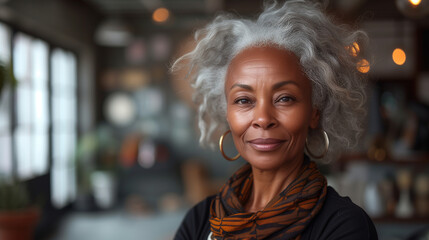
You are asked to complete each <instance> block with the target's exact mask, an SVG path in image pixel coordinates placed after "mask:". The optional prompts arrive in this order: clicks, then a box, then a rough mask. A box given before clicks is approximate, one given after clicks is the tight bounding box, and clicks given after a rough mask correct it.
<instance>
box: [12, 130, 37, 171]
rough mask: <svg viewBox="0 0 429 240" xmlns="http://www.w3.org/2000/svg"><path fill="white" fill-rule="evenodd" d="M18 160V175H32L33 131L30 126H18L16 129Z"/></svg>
mask: <svg viewBox="0 0 429 240" xmlns="http://www.w3.org/2000/svg"><path fill="white" fill-rule="evenodd" d="M14 140H15V145H16V153H15V154H16V160H17V172H18V177H19V178H21V179H24V178H29V177H31V175H32V172H33V171H32V164H31V163H32V158H31V149H32V144H31V140H32V139H31V132H30V130H29V129H28V128H25V127H18V128H17V129H16V130H15V139H14Z"/></svg>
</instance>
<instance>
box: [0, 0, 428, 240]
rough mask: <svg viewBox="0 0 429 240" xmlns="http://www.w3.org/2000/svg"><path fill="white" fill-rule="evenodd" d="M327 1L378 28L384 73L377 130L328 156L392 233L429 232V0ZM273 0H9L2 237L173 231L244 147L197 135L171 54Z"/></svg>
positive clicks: (377, 62) (1, 39)
mask: <svg viewBox="0 0 429 240" xmlns="http://www.w3.org/2000/svg"><path fill="white" fill-rule="evenodd" d="M323 4H324V5H325V6H327V8H328V11H329V12H330V13H331V14H332V15H333V16H334V17H335V18H336V21H337V22H339V23H346V24H349V25H351V26H352V27H355V28H362V29H364V30H365V31H367V33H368V35H369V37H370V44H369V53H370V55H369V57H368V58H367V59H362V61H361V62H360V64H359V65H358V66H357V67H358V68H359V70H360V71H362V72H365V73H366V74H368V76H369V87H368V103H367V107H368V116H367V118H366V121H365V128H366V130H365V133H364V135H363V136H362V139H361V141H360V144H359V146H357V147H356V149H355V150H354V151H352V152H348V153H345V154H344V155H343V156H342V157H341V159H339V160H338V161H335V162H332V163H330V164H328V165H321V166H320V167H321V169H322V171H323V172H324V174H325V175H326V176H327V177H328V181H329V184H330V185H332V186H334V187H335V188H336V189H337V190H338V191H339V192H340V193H341V194H342V195H347V196H350V197H351V198H352V200H353V201H354V202H355V203H357V204H358V205H360V206H361V207H363V208H364V209H365V210H366V211H367V213H368V214H369V215H370V216H371V218H372V219H373V220H374V223H375V224H376V227H377V230H378V233H379V237H380V239H418V238H413V237H415V236H417V235H419V234H420V235H422V234H423V235H424V234H425V233H424V231H425V230H428V228H429V17H428V14H429V1H428V0H377V1H370V0H350V1H341V0H325V1H323ZM261 7H262V1H260V0H246V1H239V0H1V1H0V61H1V64H0V65H1V66H0V236H2V239H15V238H12V237H11V235H5V234H10V232H15V234H20V235H21V236H22V237H25V236H27V237H28V239H41V240H51V239H61V240H63V239H66V240H68V239H70V240H71V239H79V240H85V239H103V240H109V239H115V240H116V239H127V240H132V239H151V240H164V239H172V237H173V235H174V233H175V231H176V229H177V228H178V226H179V224H180V222H181V220H182V218H183V216H184V214H185V213H186V211H187V210H188V209H189V208H190V207H191V206H192V205H193V204H195V203H197V202H198V201H200V200H202V199H204V198H205V197H206V196H208V195H210V194H213V193H215V192H217V191H218V190H219V188H220V187H221V186H222V184H223V183H224V181H225V180H226V179H227V178H228V177H229V176H230V175H231V174H232V173H233V172H234V171H235V170H237V169H238V168H239V167H240V166H241V165H242V164H243V163H244V162H243V160H242V159H240V160H238V161H235V162H228V161H226V160H224V159H223V157H222V155H221V154H220V153H219V151H218V150H217V148H215V149H214V150H210V149H202V148H200V147H199V146H198V137H199V132H198V129H197V126H196V119H195V116H196V107H195V106H194V105H193V104H192V100H191V95H192V91H191V88H190V87H189V84H188V83H187V82H186V81H184V80H183V79H184V78H185V76H186V72H184V73H179V74H178V75H177V76H172V75H171V74H169V72H168V68H169V66H170V65H171V63H172V61H173V59H175V58H177V57H178V56H180V55H181V54H183V53H185V52H186V51H189V50H190V49H191V48H192V46H193V44H194V43H193V33H194V32H195V30H196V29H198V28H200V27H202V26H204V25H205V24H206V23H208V22H209V21H210V20H212V19H213V18H214V16H215V15H216V14H218V13H224V12H229V13H233V14H237V15H239V16H241V17H255V16H256V15H257V13H258V12H259V11H260V10H261ZM353 49H354V50H356V51H359V45H355V46H354V48H353ZM228 145H229V146H231V148H230V149H229V150H228V151H229V153H230V154H231V156H232V155H233V154H234V151H235V150H234V148H233V146H232V143H229V144H228ZM13 224H18V225H21V226H20V228H17V227H16V226H15V225H13ZM10 226H12V227H10ZM17 229H19V230H17ZM2 234H3V235H2ZM426 236H427V233H426ZM426 239H427V238H426Z"/></svg>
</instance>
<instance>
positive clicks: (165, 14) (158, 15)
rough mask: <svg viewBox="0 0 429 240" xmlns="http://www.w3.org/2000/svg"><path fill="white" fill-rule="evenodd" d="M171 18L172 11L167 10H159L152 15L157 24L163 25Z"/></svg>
mask: <svg viewBox="0 0 429 240" xmlns="http://www.w3.org/2000/svg"><path fill="white" fill-rule="evenodd" d="M169 17H170V11H168V9H166V8H158V9H156V10H155V11H154V12H153V14H152V19H153V21H155V22H158V23H163V22H165V21H167V20H168V18H169Z"/></svg>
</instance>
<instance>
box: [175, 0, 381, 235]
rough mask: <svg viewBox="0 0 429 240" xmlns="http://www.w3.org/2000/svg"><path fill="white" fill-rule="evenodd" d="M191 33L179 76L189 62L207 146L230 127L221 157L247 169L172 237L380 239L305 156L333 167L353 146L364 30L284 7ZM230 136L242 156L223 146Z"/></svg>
mask: <svg viewBox="0 0 429 240" xmlns="http://www.w3.org/2000/svg"><path fill="white" fill-rule="evenodd" d="M196 35H197V40H198V44H197V46H196V47H195V49H194V50H193V51H192V52H190V53H188V54H186V55H185V56H183V57H182V58H180V59H178V61H177V62H176V63H175V64H174V65H173V70H175V69H177V68H179V67H180V66H181V64H182V63H183V62H182V61H183V60H185V59H188V60H189V61H190V66H191V69H190V70H189V73H190V78H191V79H192V81H193V87H194V88H195V89H196V94H195V100H196V101H197V103H199V115H198V116H199V127H200V130H201V133H202V134H201V138H200V141H201V142H203V143H204V142H209V141H210V139H211V135H212V133H213V132H214V131H215V130H217V129H219V127H225V130H226V131H225V133H224V134H223V135H222V136H221V138H220V142H219V146H220V150H221V152H222V154H223V156H224V157H225V158H226V159H228V160H235V159H237V158H238V157H239V156H241V157H242V158H244V159H245V160H246V161H247V162H248V164H246V165H245V166H243V167H242V168H241V169H239V170H238V171H237V172H236V173H235V174H234V175H233V176H232V177H231V178H230V179H229V181H228V182H227V183H226V184H225V186H224V187H223V188H222V189H221V191H220V192H219V193H218V194H217V195H216V196H211V197H208V198H207V199H205V200H204V201H202V202H201V203H199V204H198V205H197V206H195V207H194V208H192V209H191V210H190V211H189V212H188V214H187V215H186V217H185V219H184V220H183V222H182V225H181V226H180V228H179V230H178V231H177V233H176V237H175V239H377V233H376V231H375V228H374V225H373V223H372V222H371V220H370V219H369V217H368V216H367V215H366V213H365V212H364V211H363V210H362V209H361V208H359V207H358V206H356V205H355V204H353V203H352V202H351V201H350V199H349V198H345V197H340V196H339V195H338V194H337V193H336V192H335V190H334V189H332V188H331V187H327V184H326V179H325V177H324V176H323V175H322V174H321V173H320V172H319V171H318V169H317V166H316V164H315V163H314V162H313V161H311V160H310V158H309V157H308V156H307V155H306V154H305V152H306V153H307V154H308V155H310V156H311V158H313V159H314V158H324V159H327V160H329V159H332V158H334V157H335V155H337V154H338V151H339V149H345V148H346V147H347V146H350V145H351V142H352V141H353V139H356V136H357V134H358V132H359V131H360V126H359V119H358V117H357V116H362V112H364V111H363V109H362V106H363V102H364V99H365V94H364V89H363V88H364V84H363V83H364V82H363V76H362V75H361V74H360V73H359V72H358V71H357V70H356V64H357V63H358V61H359V60H360V54H361V52H359V49H358V48H357V47H356V43H359V44H360V45H361V46H363V45H364V44H365V39H366V36H365V34H364V33H362V32H359V31H356V32H351V31H348V30H346V28H345V27H343V26H341V27H340V26H336V25H334V24H333V23H332V22H331V21H330V20H329V19H328V18H327V17H326V16H325V15H324V14H323V13H322V12H321V11H320V9H319V8H318V5H315V4H312V3H308V2H305V1H288V2H286V3H284V4H277V3H272V4H270V5H267V6H265V9H264V11H263V13H262V14H261V15H260V16H259V17H258V18H257V20H255V21H251V20H243V19H234V18H229V17H226V16H220V17H218V18H216V19H215V20H214V21H213V23H211V24H209V25H208V26H206V27H205V28H204V29H202V30H200V31H198V32H197V34H196ZM354 43H355V44H354ZM350 46H352V47H350ZM228 134H231V136H232V138H233V141H234V145H235V147H236V149H237V151H238V153H239V155H237V156H235V157H231V156H227V155H226V154H225V153H224V151H223V139H224V137H226V135H228Z"/></svg>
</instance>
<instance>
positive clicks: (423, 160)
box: [339, 153, 429, 166]
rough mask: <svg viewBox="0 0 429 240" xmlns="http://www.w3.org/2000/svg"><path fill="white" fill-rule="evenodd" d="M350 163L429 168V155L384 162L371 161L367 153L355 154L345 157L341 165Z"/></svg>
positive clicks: (420, 154)
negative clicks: (425, 166) (423, 166)
mask: <svg viewBox="0 0 429 240" xmlns="http://www.w3.org/2000/svg"><path fill="white" fill-rule="evenodd" d="M349 162H367V163H371V164H391V165H404V166H410V165H417V166H421V165H428V166H429V153H416V154H414V155H410V156H408V157H406V158H405V157H404V158H387V159H385V160H382V161H377V160H372V159H369V158H368V156H367V155H366V154H365V153H353V154H346V155H343V156H342V157H341V158H340V160H339V163H340V164H347V163H349Z"/></svg>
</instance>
